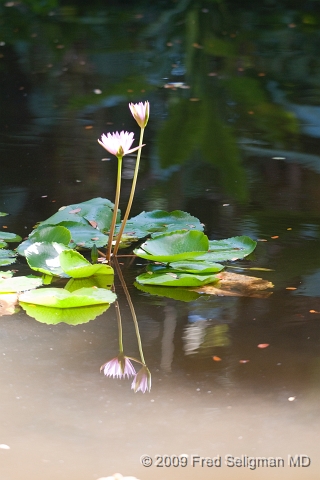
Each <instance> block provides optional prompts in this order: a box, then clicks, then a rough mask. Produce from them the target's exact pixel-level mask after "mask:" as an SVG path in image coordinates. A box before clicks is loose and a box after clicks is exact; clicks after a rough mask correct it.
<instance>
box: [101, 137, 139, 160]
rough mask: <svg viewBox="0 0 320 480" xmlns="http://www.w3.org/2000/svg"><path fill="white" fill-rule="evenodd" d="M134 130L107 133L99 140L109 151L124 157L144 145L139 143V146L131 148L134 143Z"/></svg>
mask: <svg viewBox="0 0 320 480" xmlns="http://www.w3.org/2000/svg"><path fill="white" fill-rule="evenodd" d="M133 140H134V138H133V132H130V133H129V132H124V131H122V132H120V133H119V132H114V133H107V135H105V134H102V136H101V140H98V142H99V143H100V145H101V146H102V147H103V148H105V149H106V150H107V151H108V152H109V153H112V154H113V155H115V156H116V157H123V156H124V155H127V154H128V153H132V152H135V151H136V150H139V148H141V147H143V146H144V145H139V146H138V147H135V148H131V149H130V147H131V145H132V143H133Z"/></svg>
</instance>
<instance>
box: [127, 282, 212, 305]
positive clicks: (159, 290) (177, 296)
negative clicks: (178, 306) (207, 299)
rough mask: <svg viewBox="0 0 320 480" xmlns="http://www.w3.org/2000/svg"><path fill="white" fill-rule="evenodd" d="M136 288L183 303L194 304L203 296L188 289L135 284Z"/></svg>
mask: <svg viewBox="0 0 320 480" xmlns="http://www.w3.org/2000/svg"><path fill="white" fill-rule="evenodd" d="M134 286H135V287H136V288H137V289H138V290H141V291H142V292H145V293H149V294H150V295H156V296H157V297H166V298H172V299H174V300H180V301H181V302H194V301H195V300H197V299H198V298H199V297H200V296H203V295H202V294H201V293H198V292H194V291H193V290H190V289H188V288H179V287H175V288H172V287H161V286H154V285H140V284H139V283H137V282H135V283H134Z"/></svg>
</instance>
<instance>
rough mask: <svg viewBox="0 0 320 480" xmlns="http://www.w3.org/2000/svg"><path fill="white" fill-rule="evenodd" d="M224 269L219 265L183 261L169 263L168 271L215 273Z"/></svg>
mask: <svg viewBox="0 0 320 480" xmlns="http://www.w3.org/2000/svg"><path fill="white" fill-rule="evenodd" d="M223 269H224V265H220V263H212V262H201V261H199V262H198V261H197V260H183V261H180V262H171V263H170V270H171V271H175V272H185V273H201V274H202V273H216V272H220V271H221V270H223Z"/></svg>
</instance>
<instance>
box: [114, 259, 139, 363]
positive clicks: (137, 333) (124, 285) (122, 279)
mask: <svg viewBox="0 0 320 480" xmlns="http://www.w3.org/2000/svg"><path fill="white" fill-rule="evenodd" d="M114 265H115V267H116V270H117V274H118V276H119V279H120V282H121V285H122V288H123V291H124V293H125V295H126V297H127V301H128V304H129V307H130V311H131V315H132V319H133V323H134V328H135V330H136V336H137V341H138V347H139V353H140V358H141V362H142V365H146V362H145V359H144V355H143V350H142V343H141V337H140V331H139V325H138V320H137V316H136V312H135V310H134V306H133V303H132V300H131V297H130V293H129V290H128V287H127V285H126V282H125V280H124V278H123V275H122V272H121V268H120V266H119V263H118V260H117V259H116V258H115V259H114Z"/></svg>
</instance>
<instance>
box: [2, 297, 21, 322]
mask: <svg viewBox="0 0 320 480" xmlns="http://www.w3.org/2000/svg"><path fill="white" fill-rule="evenodd" d="M17 301H18V295H17V294H16V293H3V294H1V295H0V317H2V316H3V315H13V314H14V313H16V311H17V307H16V305H17Z"/></svg>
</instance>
